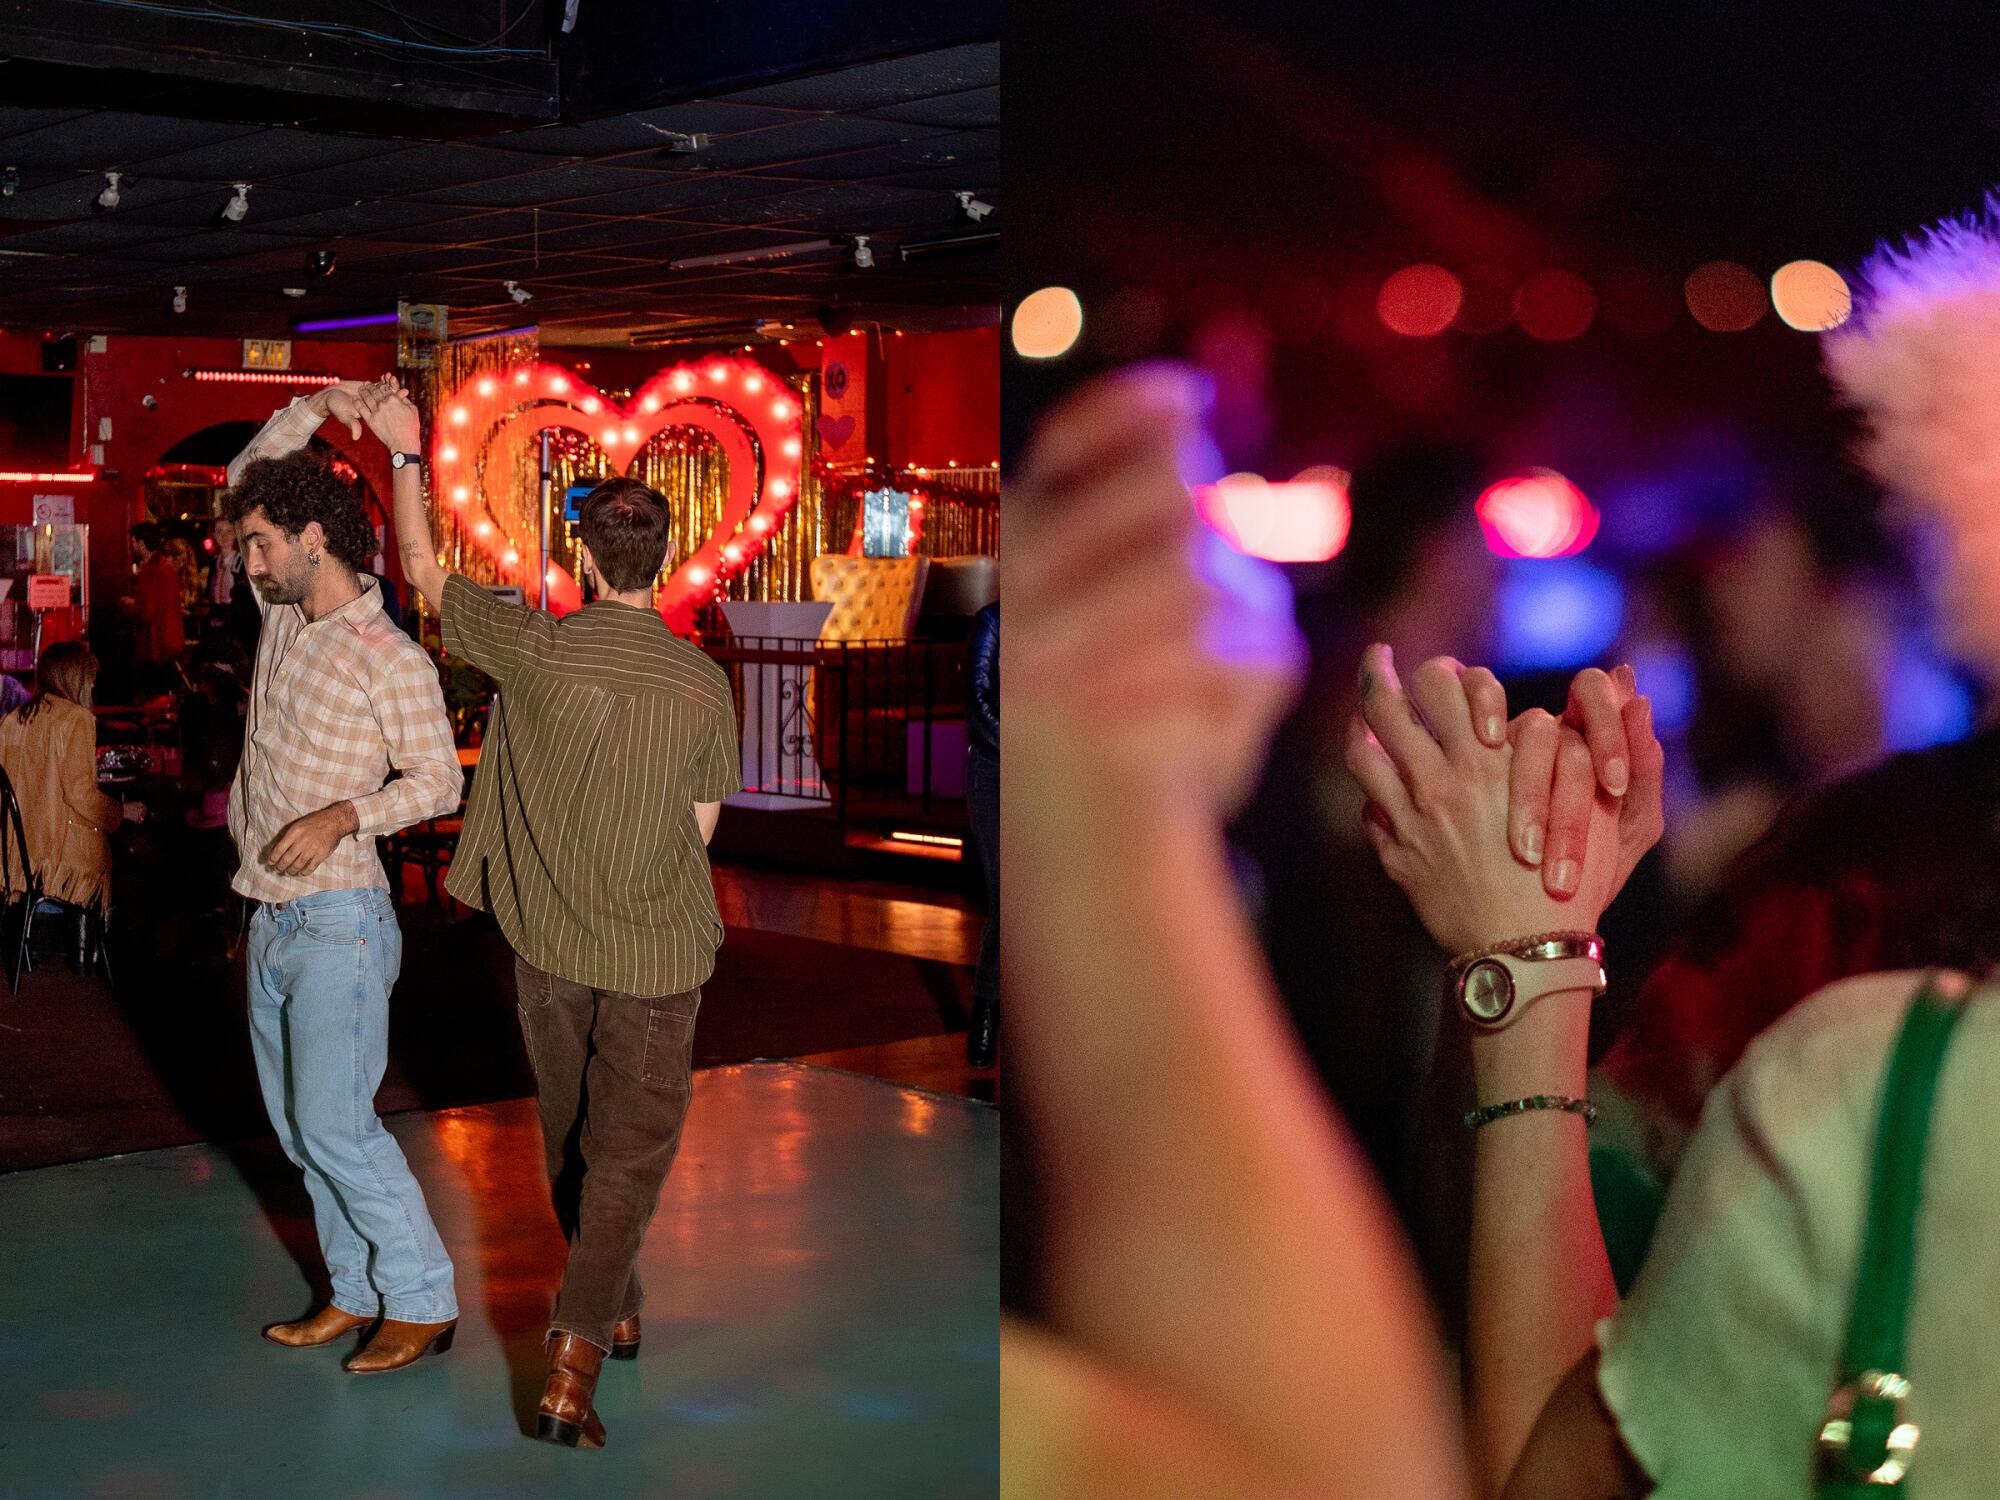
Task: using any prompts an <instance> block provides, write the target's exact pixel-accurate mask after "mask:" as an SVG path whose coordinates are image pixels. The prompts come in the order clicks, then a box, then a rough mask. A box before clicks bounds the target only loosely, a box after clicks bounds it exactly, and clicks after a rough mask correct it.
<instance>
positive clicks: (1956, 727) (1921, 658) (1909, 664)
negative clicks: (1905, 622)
mask: <svg viewBox="0 0 2000 1500" xmlns="http://www.w3.org/2000/svg"><path fill="white" fill-rule="evenodd" d="M1884 696H1885V699H1886V701H1885V702H1884V703H1883V705H1882V737H1883V739H1884V740H1885V741H1886V742H1887V745H1888V748H1889V749H1891V750H1922V749H1924V748H1925V747H1926V746H1929V745H1945V744H1949V743H1951V742H1952V741H1953V740H1962V739H1964V738H1965V737H1966V736H1967V735H1969V734H1971V733H1972V730H1973V727H1974V722H1975V720H1976V718H1977V706H1976V705H1975V704H1974V702H1973V696H1972V690H1971V688H1969V687H1968V686H1967V685H1966V684H1965V682H1964V681H1962V680H1961V679H1960V678H1959V677H1958V676H1957V675H1956V674H1955V673H1953V672H1952V671H1951V670H1950V669H1949V668H1948V667H1946V666H1944V665H1943V664H1942V663H1940V662H1939V661H1937V660H1936V659H1935V658H1933V657H1931V656H1930V655H1928V654H1927V653H1926V652H1925V651H1924V650H1923V648H1922V647H1921V646H1918V645H1915V644H1914V643H1912V642H1909V641H1905V642H1904V643H1903V644H1902V645H1901V646H1900V647H1898V648H1897V651H1896V659H1895V662H1894V663H1893V664H1892V665H1891V667H1890V669H1889V683H1888V690H1887V692H1886V694H1885V695H1884Z"/></svg>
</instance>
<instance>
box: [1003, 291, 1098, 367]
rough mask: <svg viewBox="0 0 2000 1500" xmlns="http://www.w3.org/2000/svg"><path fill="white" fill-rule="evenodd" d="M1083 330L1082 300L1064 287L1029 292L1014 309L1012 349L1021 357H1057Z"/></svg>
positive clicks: (1070, 345)
mask: <svg viewBox="0 0 2000 1500" xmlns="http://www.w3.org/2000/svg"><path fill="white" fill-rule="evenodd" d="M1082 333H1083V303H1082V302H1080V301H1078V300H1077V295H1076V293H1075V292H1073V291H1071V290H1070V289H1069V288H1068V287H1066V286H1045V287H1043V288H1042V289H1041V290H1040V291H1038V292H1030V293H1029V294H1028V295H1027V296H1026V297H1023V298H1022V299H1021V305H1020V306H1019V307H1017V308H1015V309H1014V352H1015V353H1016V354H1018V355H1020V356H1021V357H1022V358H1023V359H1058V358H1060V357H1061V356H1063V355H1065V354H1067V353H1069V351H1070V350H1071V349H1072V348H1074V347H1075V345H1076V341H1077V339H1078V338H1079V337H1081V335H1082Z"/></svg>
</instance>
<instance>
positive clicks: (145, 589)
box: [131, 521, 187, 695]
mask: <svg viewBox="0 0 2000 1500" xmlns="http://www.w3.org/2000/svg"><path fill="white" fill-rule="evenodd" d="M131 540H132V565H133V568H134V570H135V573H136V577H135V580H134V584H133V594H132V609H133V616H134V618H135V621H136V623H137V627H138V634H137V640H136V641H135V643H134V647H133V675H134V678H135V679H136V687H137V690H138V691H139V692H141V693H150V694H154V695H158V694H160V693H166V692H171V691H172V689H173V684H174V671H173V664H174V663H175V662H176V661H177V660H178V659H179V658H180V654H181V650H182V648H183V647H185V646H186V645H187V627H186V617H185V615H184V614H183V612H182V609H181V570H180V565H179V564H178V563H176V562H175V561H174V558H173V554H172V553H170V552H168V551H167V549H166V534H165V533H164V532H163V531H162V530H161V529H160V527H159V525H158V524H157V523H156V522H153V521H141V522H139V524H138V525H136V526H134V527H133V528H132V536H131Z"/></svg>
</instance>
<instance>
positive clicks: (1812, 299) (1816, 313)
mask: <svg viewBox="0 0 2000 1500" xmlns="http://www.w3.org/2000/svg"><path fill="white" fill-rule="evenodd" d="M1771 306H1773V307H1774V308H1776V309H1777V310H1778V316H1779V317H1780V318H1782V319H1783V320H1784V322H1785V326H1786V327H1788V328H1796V329H1798V330H1799V331H1800V332H1801V333H1824V332H1825V331H1826V330H1827V329H1829V328H1838V327H1839V326H1840V325H1841V324H1842V323H1845V322H1846V321H1847V317H1848V314H1849V313H1851V312H1853V311H1854V296H1853V294H1852V293H1851V292H1849V291H1848V289H1847V280H1846V278H1845V277H1843V276H1842V275H1841V274H1840V272H1838V271H1836V270H1834V268H1833V267H1832V266H1829V265H1827V264H1825V263H1824V262H1822V261H1817V260H1795V261H1792V262H1791V263H1790V264H1789V265H1783V266H1780V267H1778V269H1777V270H1776V271H1775V272H1773V273H1772V276H1771Z"/></svg>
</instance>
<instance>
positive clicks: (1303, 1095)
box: [1001, 370, 1461, 1497]
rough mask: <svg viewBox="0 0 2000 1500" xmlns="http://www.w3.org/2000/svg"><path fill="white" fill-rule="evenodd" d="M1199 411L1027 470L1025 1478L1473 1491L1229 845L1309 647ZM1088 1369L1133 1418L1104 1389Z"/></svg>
mask: <svg viewBox="0 0 2000 1500" xmlns="http://www.w3.org/2000/svg"><path fill="white" fill-rule="evenodd" d="M1197 405H1198V395H1197V394H1196V390H1195V387H1194V383H1193V382H1192V381H1191V380H1190V379H1188V378H1187V377H1184V376H1180V375H1178V374H1177V373H1174V372H1162V371H1157V370H1155V371H1137V372H1128V373H1127V374H1125V375H1123V376H1121V377H1118V378H1117V379H1115V380H1113V381H1111V382H1108V383H1106V384H1103V385H1100V386H1099V387H1096V388H1094V389H1093V390H1092V391H1091V392H1088V393H1086V394H1084V395H1083V396H1082V397H1080V398H1079V399H1078V400H1076V401H1075V402H1073V403H1071V405H1070V406H1069V407H1067V408H1066V409H1065V410H1064V411H1063V412H1062V413H1060V414H1059V415H1058V416H1057V417H1056V418H1055V419H1053V420H1052V421H1051V422H1050V424H1049V425H1048V426H1047V427H1046V428H1045V430H1044V431H1043V433H1042V434H1041V436H1040V440H1039V442H1038V444H1037V448H1036V450H1035V453H1034V454H1033V455H1032V457H1031V459H1030V460H1029V463H1028V465H1027V466H1026V469H1025V472H1024V474H1023V475H1022V477H1021V479H1020V480H1019V482H1018V484H1017V486H1016V489H1015V492H1014V493H1015V495H1016V500H1015V502H1014V506H1015V509H1014V515H1015V520H1014V521H1013V522H1010V524H1012V525H1015V526H1016V527H1017V530H1016V531H1014V532H1013V533H1012V534H1011V535H1010V541H1009V545H1010V547H1013V548H1014V552H1013V553H1012V555H1011V557H1010V560H1009V563H1008V587H1009V589H1010V591H1012V593H1013V594H1014V596H1015V597H1014V600H1013V603H1012V605H1011V606H1010V610H1009V624H1008V628H1007V630H1006V631H1005V632H1003V635H1002V639H1001V651H1002V653H1003V655H1004V656H1005V657H1006V658H1007V661H1006V663H1005V671H1006V674H1007V679H1008V702H1007V715H1008V718H1007V722H1006V725H1005V728H1004V733H1005V735H1006V739H1005V744H1004V757H1005V763H1006V766H1007V775H1008V788H1007V798H1006V801H1005V804H1004V806H1003V809H1002V820H1003V829H1002V838H1001V848H1002V860H1003V862H1004V865H1005V873H1004V875H1003V878H1002V880H1001V889H1002V890H1003V891H1004V892H1005V893H1006V895H1005V897H1004V899H1005V901H1006V921H1005V924H1004V930H1005V931H1006V933H1007V937H1006V953H1005V976H1006V983H1007V986H1008V1004H1009V1005H1010V1006H1013V1007H1014V1010H1013V1012H1012V1013H1013V1014H1014V1016H1015V1018H1016V1021H1017V1023H1018V1024H1017V1026H1016V1028H1015V1030H1014V1031H1013V1033H1012V1034H1013V1035H1014V1037H1015V1043H1014V1045H1015V1046H1016V1047H1017V1048H1018V1049H1020V1060H1021V1069H1020V1077H1021V1079H1022V1081H1023V1085H1024V1087H1026V1088H1027V1090H1028V1091H1029V1092H1028V1097H1029V1101H1030V1104H1031V1105H1032V1109H1033V1115H1032V1119H1033V1123H1034V1126H1035V1139H1036V1142H1037V1144H1038V1145H1039V1146H1041V1147H1042V1151H1041V1152H1040V1153H1039V1155H1038V1160H1039V1162H1040V1164H1041V1165H1042V1167H1043V1169H1044V1172H1045V1174H1046V1181H1045V1183H1044V1184H1043V1197H1044V1199H1045V1202H1046V1209H1047V1211H1046V1216H1045V1227H1046V1230H1047V1233H1048V1247H1047V1248H1048V1256H1047V1263H1046V1266H1045V1270H1046V1273H1047V1285H1046V1297H1045V1299H1044V1300H1045V1302H1046V1305H1047V1307H1048V1309H1049V1317H1050V1322H1051V1325H1052V1332H1053V1333H1054V1334H1055V1335H1056V1337H1057V1340H1058V1344H1057V1345H1056V1346H1055V1347H1054V1349H1053V1350H1052V1349H1051V1347H1050V1346H1048V1345H1046V1344H1041V1343H1037V1342H1035V1341H1033V1340H1031V1339H1029V1338H1027V1337H1025V1336H1024V1333H1023V1330H1021V1329H1019V1328H1018V1327H1011V1328H1010V1329H1009V1330H1008V1332H1007V1333H1006V1334H1005V1335H1004V1336H1003V1354H1002V1366H1003V1371H1004V1372H1005V1379H1004V1386H1003V1388H1004V1390H1005V1392H1006V1395H1005V1399H1004V1403H1003V1404H1004V1406H1005V1408H1006V1409H1005V1411H1004V1412H1003V1418H1002V1428H1003V1431H1004V1432H1008V1433H1009V1436H1008V1439H1007V1441H1008V1453H1009V1457H1008V1468H1009V1473H1010V1475H1013V1474H1021V1475H1026V1474H1030V1473H1034V1474H1040V1475H1043V1476H1046V1477H1047V1485H1046V1487H1045V1488H1043V1489H1041V1490H1040V1491H1038V1492H1039V1493H1045V1494H1086V1493H1088V1494H1107V1493H1114V1492H1115V1491H1112V1490H1106V1489H1093V1488H1092V1484H1091V1481H1090V1479H1089V1477H1088V1476H1090V1475H1092V1474H1097V1475H1117V1474H1131V1473H1135V1472H1143V1473H1146V1474H1148V1475H1149V1476H1152V1478H1153V1479H1155V1480H1156V1481H1157V1483H1156V1485H1155V1487H1154V1488H1152V1489H1151V1490H1150V1491H1149V1492H1150V1493H1157V1494H1169V1493H1185V1494H1193V1493H1209V1492H1210V1491H1209V1490H1208V1489H1207V1488H1205V1485H1206V1484H1207V1483H1208V1482H1209V1481H1210V1480H1211V1479H1212V1476H1213V1472H1214V1468H1213V1465H1212V1463H1211V1462H1210V1460H1211V1459H1213V1458H1214V1456H1215V1455H1217V1454H1219V1453H1229V1452H1234V1453H1237V1454H1240V1455H1242V1458H1243V1463H1242V1464H1241V1465H1240V1466H1238V1467H1237V1473H1238V1474H1239V1476H1240V1479H1241V1483H1243V1484H1247V1485H1249V1486H1250V1488H1249V1489H1245V1490H1243V1491H1242V1492H1243V1493H1251V1492H1253V1491H1254V1492H1255V1493H1259V1494H1267V1493H1269V1494H1277V1493H1285V1492H1287V1489H1290V1490H1295V1491H1296V1492H1298V1493H1312V1494H1354V1495H1390V1494H1393V1495H1397V1496H1402V1497H1433V1496H1444V1495H1452V1494H1457V1493H1460V1489H1461V1480H1460V1476H1459V1470H1458V1456H1457V1452H1456V1444H1455V1442H1454V1441H1453V1433H1454V1430H1455V1429H1454V1426H1453V1422H1452V1419H1451V1416H1450V1414H1449V1408H1448V1403H1447V1401H1446V1398H1445V1393H1444V1389H1443V1384H1442V1380H1441V1368H1442V1363H1443V1356H1442V1352H1441V1350H1440V1349H1439V1347H1438V1344H1437V1341H1436V1338H1435V1336H1434V1333H1433V1331H1432V1329H1431V1327H1430V1324H1429V1320H1428V1318H1427V1316H1426V1314H1425V1312H1424V1310H1423V1307H1422V1303H1421V1298H1420V1294H1419V1292H1418V1289H1417V1285H1416V1278H1415V1275H1414V1271H1413V1269H1412V1267H1411V1265H1410V1264H1409V1261H1408V1258H1407V1256H1406V1255H1405V1253H1404V1252H1403V1250H1402V1249H1401V1247H1400V1245H1399V1243H1398V1241H1397V1239H1396V1236H1395V1233H1394V1231H1393V1229H1392V1228H1391V1225H1390V1222H1389V1217H1388V1214H1387V1212H1386V1210H1385V1208H1384V1206H1383V1204H1382V1201H1381V1199H1380V1197H1379V1194H1378V1193H1377V1191H1376V1189H1375V1186H1374V1184H1373V1183H1372V1182H1371V1181H1370V1179H1369V1177H1368V1174H1367V1171H1366V1168H1365V1167H1364V1166H1363V1165H1362V1162H1361V1159H1360V1156H1359V1153H1358V1152H1357V1151H1356V1150H1355V1149H1354V1146H1353V1144H1352V1142H1351V1141H1350V1140H1349V1138H1348V1137H1347V1134H1346V1132H1345V1131H1344V1130H1343V1129H1342V1128H1341V1126H1340V1124H1339V1122H1338V1121H1337V1120H1336V1119H1335V1118H1333V1116H1332V1115H1331V1113H1330V1112H1329V1111H1328V1109H1327V1108H1326V1105H1325V1103H1324V1100H1323V1097H1322V1096H1321V1095H1319V1094H1318V1092H1317V1091H1316V1090H1315V1088H1314V1086H1313V1084H1312V1082H1311V1081H1310V1079H1309V1077H1308V1075H1307V1072H1306V1069H1305V1067H1304V1065H1303V1064H1302V1062H1301V1061H1300V1059H1299V1057H1298V1055H1297V1053H1296V1051H1295V1049H1294V1047H1293V1045H1292V1043H1291V1040H1290V1037H1289V1035H1288V1032H1287V1029H1286V1026H1285V1023H1284V1021H1283V1019H1282V1017H1281V1015H1280V1012H1279V1009H1278V1006H1277V1003H1276V1000H1275V998H1274V995H1273V992H1272V987H1271V982H1270V978H1269V975H1268V973H1267V972H1266V970H1265V968H1264V965H1263V960H1262V956H1261V954H1260V953H1259V951H1258V948H1257V945H1256V942H1255V940H1254V938H1253V936H1252V933H1251V930H1250V925H1249V923H1248V921H1247V919H1246V916H1245V913H1244V911H1243V910H1242V907H1241V905H1240V903H1239V901H1238V899H1237V896H1236V892H1235V889H1234V887H1233V884H1232V882H1231V877H1230V873H1229V868H1228V863H1227V859H1226V855H1225V853H1224V848H1223V841H1222V833H1221V825H1222V818H1223V816H1224V809H1225V808H1226V807H1227V806H1229V805H1231V804H1232V803H1233V801H1234V800H1235V799H1237V798H1238V797H1240V795H1241V794H1242V792H1243V791H1244V790H1245V789H1246V788H1247V786H1248V785H1249V783H1250V782H1251V781H1252V780H1253V779H1254V777H1255V774H1256V771H1257V768H1258V766H1259V765H1260V764H1261V762H1262V759H1263V753H1264V748H1265V744H1266V741H1267V739H1268V736H1269V733H1270V731H1271V728H1272V726H1273V724H1274V722H1275V719H1276V717H1277V714H1278V713H1279V712H1280V711H1281V710H1282V707H1283V705H1284V704H1285V702H1286V701H1287V700H1288V699H1289V697H1290V694H1291V691H1292V688H1293V685H1294V683H1295V681H1296V672H1297V668H1298V666H1299V662H1300V651H1299V641H1298V637H1297V632H1296V630H1295V628H1294V627H1293V624H1292V619H1291V611H1290V600H1289V597H1288V593H1287V591H1286V590H1285V588H1284V586H1283V582H1282V579H1281V578H1280V577H1278V575H1276V574H1275V573H1274V572H1270V571H1268V570H1265V569H1263V568H1262V567H1261V565H1257V564H1251V563H1247V562H1246V561H1245V560H1243V559H1240V558H1237V557H1235V555H1234V554H1228V553H1226V552H1224V551H1222V550H1221V549H1220V543H1219V542H1218V541H1217V540H1216V539H1215V538H1214V537H1213V535H1212V534H1211V533H1208V532H1207V531H1206V530H1205V529H1203V528H1201V527H1200V526H1199V523H1198V522H1197V521H1196V519H1195V516H1194V512H1193V509H1192V505H1191V502H1190V500H1189V497H1188V494H1187V490H1186V487H1185V485H1184V484H1183V483H1182V481H1181V479H1180V476H1179V474H1178V472H1177V469H1176V454H1177V450H1178V448H1179V446H1180V445H1181V443H1182V442H1183V440H1184V439H1186V438H1188V437H1190V436H1192V434H1193V430H1194V424H1195V422H1196V420H1197V413H1196V407H1197ZM1052 1355H1054V1356H1055V1357H1052ZM1092 1372H1095V1374H1094V1375H1093V1373H1092ZM1099 1379H1101V1381H1102V1382H1103V1383H1102V1384H1095V1383H1094V1382H1095V1381H1096V1380H1099ZM1090 1389H1098V1390H1102V1391H1107V1392H1108V1391H1112V1390H1115V1391H1116V1392H1118V1393H1119V1394H1118V1396H1117V1400H1116V1406H1117V1410H1118V1411H1119V1412H1120V1413H1121V1415H1119V1416H1118V1418H1117V1420H1115V1421H1113V1420H1094V1418H1097V1417H1102V1416H1104V1415H1105V1414H1106V1412H1107V1411H1108V1410H1109V1408H1108V1407H1107V1406H1106V1405H1105V1403H1104V1402H1102V1401H1097V1402H1083V1401H1077V1400H1073V1399H1072V1398H1073V1397H1074V1396H1076V1395H1077V1393H1079V1392H1084V1391H1087V1390H1090ZM1062 1411H1069V1412H1071V1413H1072V1414H1073V1415H1074V1416H1075V1417H1076V1418H1077V1420H1076V1421H1075V1422H1073V1423H1068V1424H1060V1423H1058V1422H1056V1421H1055V1419H1054V1416H1053V1415H1052V1414H1054V1413H1059V1412H1062ZM1175 1413H1178V1414H1180V1415H1178V1416H1174V1415H1169V1414H1175ZM1017 1423H1018V1425H1017ZM1197 1435H1199V1436H1200V1438H1201V1441H1200V1442H1198V1443H1197V1442H1195V1441H1194V1439H1195V1438H1196V1436H1197ZM1051 1449H1054V1450H1056V1451H1053V1452H1051V1451H1050V1450H1051ZM1140 1466H1144V1467H1143V1468H1142V1467H1140ZM1253 1474H1254V1475H1257V1476H1261V1477H1257V1478H1252V1477H1250V1476H1251V1475H1253ZM1023 1482H1025V1481H1023ZM1065 1486H1066V1487H1065ZM1009 1488H1010V1492H1019V1493H1023V1494H1026V1493H1029V1492H1030V1491H1028V1490H1019V1491H1014V1481H1013V1480H1012V1479H1010V1482H1009Z"/></svg>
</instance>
